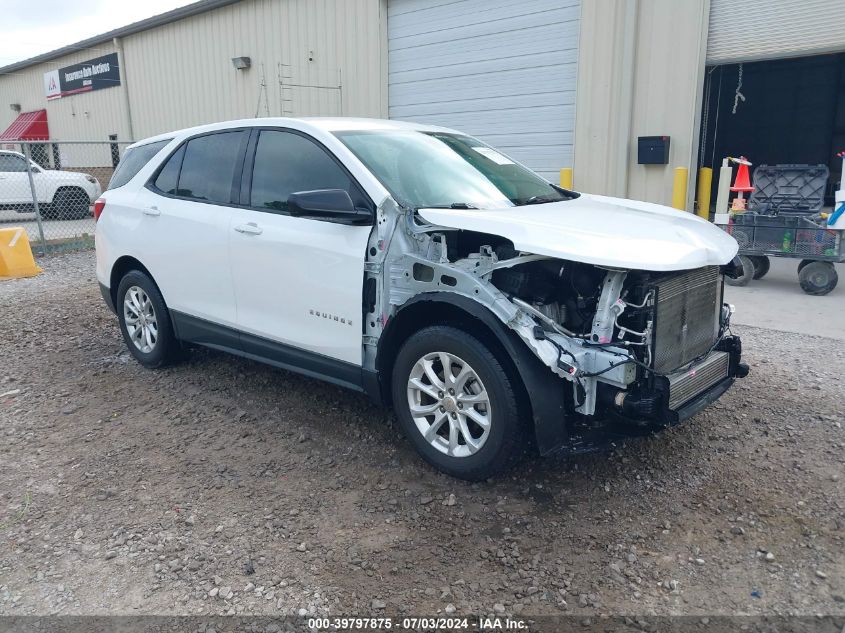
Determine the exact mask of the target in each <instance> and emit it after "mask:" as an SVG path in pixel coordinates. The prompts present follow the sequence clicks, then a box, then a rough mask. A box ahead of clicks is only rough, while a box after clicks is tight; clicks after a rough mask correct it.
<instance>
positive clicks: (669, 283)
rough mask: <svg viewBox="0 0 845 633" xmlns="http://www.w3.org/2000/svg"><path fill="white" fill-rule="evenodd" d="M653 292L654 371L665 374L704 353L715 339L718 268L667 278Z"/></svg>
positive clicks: (702, 269) (718, 301)
mask: <svg viewBox="0 0 845 633" xmlns="http://www.w3.org/2000/svg"><path fill="white" fill-rule="evenodd" d="M655 288H656V290H657V296H656V306H655V322H654V369H655V370H656V371H658V372H660V373H662V374H668V373H671V372H672V371H674V370H676V369H678V368H679V367H681V366H682V365H684V364H685V363H688V362H690V361H691V360H693V359H695V358H697V357H698V356H700V355H702V354H704V353H705V352H707V351H708V350H709V349H710V348H711V347H712V346H713V344H714V343H715V342H716V338H717V337H718V336H719V313H720V312H721V283H720V280H719V267H718V266H708V267H705V268H696V269H695V270H690V271H687V272H684V273H681V274H679V275H674V276H672V277H667V278H666V279H663V280H661V281H658V282H657V283H656V285H655Z"/></svg>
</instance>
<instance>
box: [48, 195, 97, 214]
mask: <svg viewBox="0 0 845 633" xmlns="http://www.w3.org/2000/svg"><path fill="white" fill-rule="evenodd" d="M90 206H91V199H90V198H89V197H88V194H87V193H85V191H84V190H83V189H80V188H79V187H72V188H70V189H60V190H59V191H57V192H56V195H55V197H54V198H53V204H52V205H50V209H49V215H50V219H53V220H83V219H85V218H86V217H88V214H89V213H90Z"/></svg>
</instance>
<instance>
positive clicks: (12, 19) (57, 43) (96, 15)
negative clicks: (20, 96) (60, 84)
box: [0, 0, 194, 66]
mask: <svg viewBox="0 0 845 633" xmlns="http://www.w3.org/2000/svg"><path fill="white" fill-rule="evenodd" d="M193 1H194V0H29V1H26V0H0V16H3V19H2V20H0V66H5V65H6V64H11V63H13V62H18V61H21V60H23V59H27V58H29V57H34V56H35V55H39V54H41V53H46V52H48V51H52V50H55V49H57V48H61V47H63V46H67V45H68V44H74V43H76V42H78V41H80V40H84V39H86V38H89V37H92V36H94V35H99V34H100V33H105V32H107V31H111V30H112V29H116V28H118V27H121V26H126V25H127V24H131V23H132V22H137V21H138V20H143V19H144V18H148V17H150V16H153V15H157V14H159V13H164V12H165V11H170V10H171V9H175V8H177V7H181V6H184V5H186V4H191V2H193Z"/></svg>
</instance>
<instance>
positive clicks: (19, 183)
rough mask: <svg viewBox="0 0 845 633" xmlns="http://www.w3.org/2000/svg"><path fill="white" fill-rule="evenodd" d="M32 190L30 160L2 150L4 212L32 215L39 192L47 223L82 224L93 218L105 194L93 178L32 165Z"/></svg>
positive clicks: (0, 171)
mask: <svg viewBox="0 0 845 633" xmlns="http://www.w3.org/2000/svg"><path fill="white" fill-rule="evenodd" d="M30 170H31V171H32V186H30V182H29V174H28V173H27V169H26V157H25V156H24V155H23V154H21V153H19V152H11V151H6V150H0V209H14V210H16V211H19V212H21V213H31V212H32V211H33V209H34V205H33V202H32V189H33V187H34V188H35V194H36V199H37V200H38V204H39V208H40V211H41V213H42V215H43V217H44V218H46V219H62V220H78V219H81V218H85V217H89V216H90V214H91V203H92V202H93V201H94V200H95V199H96V198H97V196H99V195H100V193H102V189H101V188H100V183H99V182H98V181H97V179H96V178H94V176H92V175H90V174H82V173H78V172H74V171H61V170H58V169H43V168H42V167H40V166H38V165H37V164H36V163H35V161H30Z"/></svg>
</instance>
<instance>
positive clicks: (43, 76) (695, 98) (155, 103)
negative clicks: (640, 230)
mask: <svg viewBox="0 0 845 633" xmlns="http://www.w3.org/2000/svg"><path fill="white" fill-rule="evenodd" d="M841 24H845V3H843V2H842V1H841V0H745V1H744V2H736V1H735V0H689V1H684V2H678V1H677V0H590V1H589V2H587V1H586V0H532V1H531V2H513V1H512V0H201V1H200V2H197V3H194V4H192V5H189V6H186V7H183V8H181V9H177V10H175V11H171V12H169V13H166V14H162V15H160V16H155V17H153V18H150V19H148V20H144V21H142V22H139V23H137V24H133V25H130V26H127V27H124V28H121V29H118V30H116V31H114V32H111V33H106V34H103V35H102V36H99V37H94V38H91V39H89V40H86V41H84V42H80V43H79V44H76V45H74V46H72V47H67V48H66V49H61V50H58V51H53V52H51V53H47V54H44V55H40V56H38V57H36V58H34V59H30V60H25V61H22V62H19V63H16V64H12V65H10V66H6V67H5V68H0V130H3V129H6V128H8V129H7V131H6V132H4V133H2V134H0V143H3V142H9V141H14V140H15V138H13V137H17V138H27V135H29V137H32V135H34V134H38V133H40V132H37V130H36V129H35V128H34V127H32V126H29V127H28V126H27V124H26V121H27V120H29V119H28V118H27V117H29V118H30V119H31V118H34V117H35V118H37V117H42V114H33V113H42V111H43V116H46V119H47V126H48V127H49V137H50V138H51V139H60V140H71V139H86V140H107V139H109V138H112V137H114V138H117V139H119V140H127V139H138V138H143V137H145V136H148V135H152V134H156V133H159V132H162V131H166V130H168V129H174V128H180V127H185V126H189V125H194V124H199V123H205V122H209V121H214V120H223V119H231V118H240V117H252V116H267V115H272V116H279V115H294V116H304V115H342V116H369V117H387V116H390V117H393V118H400V119H409V120H417V121H422V122H427V123H437V124H441V125H446V126H449V127H455V128H458V129H461V130H464V131H466V132H469V133H471V134H474V135H477V136H479V137H480V138H482V139H484V140H486V141H488V142H490V143H491V144H493V145H496V146H498V147H500V148H502V149H503V150H504V151H506V152H507V153H509V154H511V155H513V157H514V158H517V159H518V160H520V161H522V162H524V163H526V164H527V165H529V166H531V167H533V168H534V169H536V170H538V171H539V172H540V173H542V174H543V175H545V176H546V177H547V178H549V179H552V180H556V179H557V173H558V170H559V169H560V168H562V167H574V173H575V179H574V184H575V187H576V188H578V189H581V190H585V191H590V192H597V193H605V194H610V195H619V196H627V197H632V198H639V199H643V200H650V201H655V202H661V203H668V202H669V200H670V196H671V190H672V183H673V171H674V169H675V168H676V167H685V168H687V169H689V171H690V178H689V185H690V186H689V188H688V194H687V208H688V209H690V210H691V209H692V198H693V190H694V186H693V185H694V182H695V181H694V178H695V172H696V168H697V167H698V166H699V165H711V164H712V163H714V162H718V160H719V154H720V153H723V152H725V151H732V152H733V151H737V152H739V151H742V150H743V149H744V147H745V146H749V145H750V146H751V149H752V150H753V151H756V152H757V153H758V154H759V155H760V157H761V159H762V160H770V161H771V160H773V159H769V158H767V157H768V156H770V155H774V154H773V153H772V152H771V151H770V148H766V147H764V146H762V145H760V144H759V143H758V144H757V145H755V144H754V143H755V140H754V139H756V138H758V137H762V136H765V135H766V134H765V133H764V132H763V131H756V132H755V133H754V134H749V135H746V140H743V141H742V143H743V144H744V145H743V146H742V147H739V148H735V146H734V145H732V143H734V141H735V140H736V139H742V138H743V137H742V134H741V133H738V132H737V130H740V131H741V130H742V129H744V128H745V127H747V126H748V125H752V126H753V125H758V126H759V125H763V122H766V123H765V124H766V125H774V124H775V123H774V121H775V120H776V117H775V114H777V115H778V116H780V117H781V119H777V121H779V122H778V125H779V126H780V130H783V129H789V128H794V129H795V130H799V131H800V130H802V129H803V128H805V127H806V126H807V123H808V120H807V119H808V117H814V119H813V120H814V125H815V127H814V128H813V129H814V130H815V132H814V133H815V136H814V138H816V140H815V141H814V143H815V144H814V145H813V147H812V148H810V147H809V146H804V145H802V144H801V143H802V140H801V135H800V134H799V133H796V134H793V137H794V138H791V140H790V139H787V140H786V141H785V142H784V143H783V144H782V146H783V147H786V148H788V149H789V155H790V156H793V155H795V156H802V157H805V158H801V160H822V158H823V154H824V153H825V152H827V151H828V149H829V148H827V146H825V145H824V143H823V142H822V140H821V139H823V138H829V139H830V141H829V145H830V146H833V145H835V144H836V143H839V142H840V138H841V143H842V144H843V146H845V105H843V104H845V96H843V93H845V61H840V60H845V31H842V29H837V28H836V27H837V26H838V25H841ZM115 67H116V68H117V72H116V73H115ZM86 69H87V70H86ZM807 69H809V70H807ZM86 73H88V74H86ZM837 73H839V74H837ZM809 77H815V78H816V79H814V80H813V81H815V83H813V82H811V81H810V79H808V78H809ZM743 78H745V83H744V84H743ZM807 82H810V83H807ZM825 86H827V88H825ZM775 87H776V89H775ZM735 91H739V92H741V93H742V96H743V97H744V98H745V100H744V101H741V102H740V103H739V107H738V108H737V112H732V110H733V109H734V108H733V107H732V106H733V99H734V97H735ZM796 95H797V96H796ZM793 97H795V98H794V99H793ZM810 97H812V98H810ZM793 101H794V102H795V103H797V104H798V105H794V107H793V110H794V112H793V113H792V114H790V115H789V117H791V118H789V117H788V118H787V119H783V111H782V110H783V108H781V110H778V112H776V113H773V112H770V111H767V110H765V109H764V104H769V106H768V107H769V110H771V109H772V107H773V106H772V104H784V103H787V102H790V103H791V102H793ZM808 110H809V111H810V112H811V113H813V114H810V115H808V114H807V111H808ZM802 113H803V114H802ZM19 117H20V118H19ZM42 118H43V117H42ZM821 119H824V121H822V122H820V121H821ZM840 119H841V120H840ZM811 127H812V126H811ZM762 129H763V128H760V130H762ZM768 136H772V135H771V134H769V135H768ZM787 136H788V135H786V136H783V138H785V139H786V138H787ZM640 137H658V138H666V139H668V140H667V142H666V144H667V145H668V152H667V153H666V160H665V162H664V163H658V164H641V162H640V156H639V153H638V148H639V147H638V146H639V139H640ZM805 145H806V144H805ZM839 149H842V148H841V147H840V148H839ZM66 158H67V159H68V160H72V157H66ZM778 160H779V158H778ZM832 167H833V168H834V169H838V168H836V166H835V165H832ZM835 175H836V176H837V177H838V173H836V174H835Z"/></svg>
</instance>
